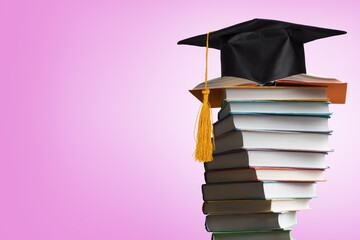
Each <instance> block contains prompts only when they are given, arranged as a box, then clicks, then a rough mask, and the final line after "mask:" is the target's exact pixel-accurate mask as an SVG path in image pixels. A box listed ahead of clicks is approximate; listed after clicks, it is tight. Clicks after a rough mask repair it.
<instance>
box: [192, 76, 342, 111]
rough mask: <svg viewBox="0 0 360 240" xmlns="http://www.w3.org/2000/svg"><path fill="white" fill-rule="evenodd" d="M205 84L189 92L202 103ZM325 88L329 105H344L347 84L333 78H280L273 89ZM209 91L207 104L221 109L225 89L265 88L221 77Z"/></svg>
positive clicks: (246, 80) (209, 85)
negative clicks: (287, 87)
mask: <svg viewBox="0 0 360 240" xmlns="http://www.w3.org/2000/svg"><path fill="white" fill-rule="evenodd" d="M204 86H205V84H204V83H201V84H199V85H197V86H196V87H195V88H194V89H192V90H190V92H191V93H192V94H193V95H194V96H195V97H196V98H198V99H199V100H200V101H202V98H203V94H202V92H201V90H203V89H204ZM277 86H279V87H286V86H289V87H325V88H326V90H327V98H328V99H329V100H330V101H331V103H338V104H344V103H345V99H346V89H347V83H345V82H341V81H339V80H337V79H334V78H324V77H316V76H311V75H308V74H297V75H293V76H290V77H286V78H282V79H279V80H276V81H275V85H274V86H269V88H274V87H277ZM208 87H209V89H210V95H209V102H210V104H211V107H221V105H222V102H223V100H224V96H223V89H225V88H254V87H255V88H257V87H259V88H266V86H259V85H258V84H257V83H256V82H253V81H251V80H248V79H244V78H238V77H221V78H216V79H213V80H210V81H208Z"/></svg>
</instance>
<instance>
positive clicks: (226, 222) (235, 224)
mask: <svg viewBox="0 0 360 240" xmlns="http://www.w3.org/2000/svg"><path fill="white" fill-rule="evenodd" d="M295 224H296V213H295V212H284V213H249V214H232V215H207V216H206V223H205V226H206V230H207V231H208V232H239V231H251V230H275V229H290V228H291V227H293V226H294V225H295Z"/></svg>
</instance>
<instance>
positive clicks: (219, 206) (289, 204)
mask: <svg viewBox="0 0 360 240" xmlns="http://www.w3.org/2000/svg"><path fill="white" fill-rule="evenodd" d="M309 202H310V199H272V200H228V201H208V202H204V203H203V207H202V210H203V213H204V214H206V215H207V214H242V213H256V212H290V211H299V210H306V209H310V206H309Z"/></svg>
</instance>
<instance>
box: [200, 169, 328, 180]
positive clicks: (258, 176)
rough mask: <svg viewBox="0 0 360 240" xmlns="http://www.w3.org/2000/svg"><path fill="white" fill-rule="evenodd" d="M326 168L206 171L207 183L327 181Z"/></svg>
mask: <svg viewBox="0 0 360 240" xmlns="http://www.w3.org/2000/svg"><path fill="white" fill-rule="evenodd" d="M324 172H325V170H319V169H297V168H273V167H268V168H261V167H257V168H233V169H222V170H211V171H206V172H205V181H206V183H226V182H254V181H284V182H320V181H325V178H324Z"/></svg>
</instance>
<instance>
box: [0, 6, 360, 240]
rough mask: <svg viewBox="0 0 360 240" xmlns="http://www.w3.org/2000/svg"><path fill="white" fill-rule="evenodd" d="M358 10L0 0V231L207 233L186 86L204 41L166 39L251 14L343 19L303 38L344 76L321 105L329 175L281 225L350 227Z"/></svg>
mask: <svg viewBox="0 0 360 240" xmlns="http://www.w3.org/2000/svg"><path fill="white" fill-rule="evenodd" d="M290 2H291V3H290ZM359 12H360V4H359V3H358V1H355V0H354V1H348V0H343V1H328V0H327V1H306V2H305V1H280V0H279V1H265V0H264V1H256V0H252V1H235V0H234V1H221V2H220V1H186V0H184V1H160V0H156V1H147V2H146V1H127V2H126V1H110V0H102V1H95V0H88V1H81V0H62V1H46V0H43V1H37V0H35V1H15V0H13V1H10V0H9V1H1V2H0V30H1V35H0V36H1V37H0V43H1V44H0V84H1V85H0V109H1V118H0V126H1V127H0V140H1V144H0V192H1V196H0V239H2V240H18V239H19V240H20V239H21V240H65V239H66V240H78V239H87V240H93V239H99V240H100V239H106V240H113V239H125V240H128V239H131V240H132V239H139V240H140V239H172V240H177V239H182V240H183V239H197V240H200V239H204V240H205V239H210V234H209V233H207V232H206V231H205V229H204V216H203V215H202V212H201V204H202V200H201V199H202V196H201V191H200V185H201V184H202V183H203V167H202V165H201V164H198V163H195V162H194V161H193V159H192V153H193V150H194V140H193V128H194V122H195V117H196V114H197V111H198V107H199V102H197V100H195V99H194V98H193V97H192V96H191V95H190V94H189V93H188V92H187V90H188V89H190V88H192V87H193V86H194V85H196V84H197V83H198V82H201V81H203V67H204V50H203V49H200V48H196V47H187V46H177V45H176V42H177V41H178V40H180V39H183V38H186V37H189V36H193V35H197V34H201V33H205V32H206V31H208V30H216V29H220V28H222V27H226V26H229V25H232V24H235V23H238V22H242V21H246V20H250V19H252V18H255V17H261V18H273V19H281V20H285V21H291V22H297V23H302V24H309V25H317V26H322V27H328V28H335V29H342V30H346V31H348V34H347V35H345V36H338V37H333V38H328V39H323V40H319V41H315V42H313V43H309V44H307V45H306V57H307V68H308V72H309V73H313V74H316V75H324V76H332V77H336V78H338V79H341V80H343V81H347V82H348V83H349V89H348V99H347V104H346V105H337V106H332V110H333V112H334V115H333V118H332V119H331V126H332V128H333V130H334V134H333V136H332V137H331V142H332V146H333V148H335V150H336V151H335V152H334V153H332V154H331V155H329V157H328V160H329V163H330V165H331V169H330V170H329V171H328V173H327V178H328V182H326V183H321V184H319V185H318V195H319V198H318V199H315V200H313V201H312V207H313V209H312V210H310V211H306V212H301V213H300V214H299V224H298V225H297V226H296V227H295V230H294V231H293V233H294V236H295V238H296V239H297V240H301V239H305V240H315V239H327V240H338V239H356V238H357V236H358V229H357V228H358V215H359V214H360V206H359V203H358V199H359V195H360V194H359V190H358V189H359V187H358V182H359V180H360V174H359V166H360V163H359V142H360V141H359V136H360V132H359V127H358V110H359V102H360V99H359V97H360V94H359V92H360V83H359V81H360V79H358V78H359V77H358V75H359V74H358V73H359V63H360V47H359V43H360V27H359V23H360V14H359ZM219 74H220V65H219V53H217V52H216V51H214V50H212V51H211V52H210V77H211V78H214V77H217V76H219Z"/></svg>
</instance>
